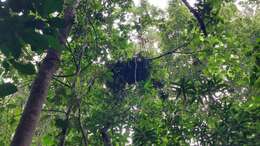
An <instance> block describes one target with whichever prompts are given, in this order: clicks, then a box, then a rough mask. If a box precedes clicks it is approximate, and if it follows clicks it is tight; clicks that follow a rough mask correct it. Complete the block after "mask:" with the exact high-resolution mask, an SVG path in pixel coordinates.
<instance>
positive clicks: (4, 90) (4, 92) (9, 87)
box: [0, 83, 17, 98]
mask: <svg viewBox="0 0 260 146" xmlns="http://www.w3.org/2000/svg"><path fill="white" fill-rule="evenodd" d="M16 91H17V87H16V86H15V85H14V84H12V83H3V84H0V98H3V97H5V96H8V95H11V94H14V93H15V92H16Z"/></svg>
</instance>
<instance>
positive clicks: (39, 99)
mask: <svg viewBox="0 0 260 146" xmlns="http://www.w3.org/2000/svg"><path fill="white" fill-rule="evenodd" d="M78 4H79V0H77V1H76V2H75V3H74V5H73V6H70V7H67V8H66V9H65V11H64V20H65V25H64V28H63V29H61V30H60V36H59V40H60V43H61V44H62V45H65V43H66V39H67V37H68V34H69V31H70V29H71V26H72V23H73V19H74V11H75V8H76V7H77V6H78ZM55 49H56V50H55ZM55 49H48V51H47V55H46V57H45V58H44V60H43V62H42V65H41V66H40V69H39V72H38V74H37V76H36V78H35V80H34V82H33V83H32V88H31V92H30V95H29V98H28V101H27V103H26V106H25V109H24V110H23V114H22V117H21V119H20V122H19V124H18V127H17V129H16V131H15V135H14V137H13V139H12V142H11V146H29V145H30V144H31V142H32V137H33V135H34V132H35V129H36V125H37V123H38V121H39V118H40V113H41V110H42V105H43V103H44V101H45V99H46V95H47V91H48V88H49V84H50V81H51V79H52V76H53V74H54V73H55V72H56V70H57V69H58V64H59V60H60V53H59V52H58V51H57V49H58V48H55Z"/></svg>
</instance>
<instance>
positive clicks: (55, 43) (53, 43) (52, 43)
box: [47, 35, 63, 50]
mask: <svg viewBox="0 0 260 146" xmlns="http://www.w3.org/2000/svg"><path fill="white" fill-rule="evenodd" d="M47 39H48V43H49V48H52V49H55V50H62V49H63V46H62V45H61V44H60V41H59V40H58V38H57V37H54V36H50V35H49V36H48V37H47Z"/></svg>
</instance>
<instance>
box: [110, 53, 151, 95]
mask: <svg viewBox="0 0 260 146" xmlns="http://www.w3.org/2000/svg"><path fill="white" fill-rule="evenodd" d="M108 67H109V68H110V69H111V71H112V73H113V76H112V78H113V79H112V80H110V81H108V82H107V85H108V87H109V88H110V89H112V91H115V92H117V91H120V90H122V89H124V88H125V86H126V84H128V85H132V84H135V83H137V82H140V81H145V80H147V79H148V78H149V75H150V69H151V67H150V60H149V59H147V58H144V57H142V56H136V57H133V58H131V59H129V60H126V61H117V62H116V63H113V64H109V65H108Z"/></svg>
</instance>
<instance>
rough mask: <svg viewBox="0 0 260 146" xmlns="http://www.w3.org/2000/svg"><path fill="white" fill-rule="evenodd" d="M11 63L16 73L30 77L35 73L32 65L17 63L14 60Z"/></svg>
mask: <svg viewBox="0 0 260 146" xmlns="http://www.w3.org/2000/svg"><path fill="white" fill-rule="evenodd" d="M11 63H12V64H13V66H14V68H16V69H17V70H18V72H20V73H22V74H26V75H32V74H34V73H35V72H36V71H35V68H34V65H33V64H31V63H18V62H15V61H14V60H12V61H11Z"/></svg>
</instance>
